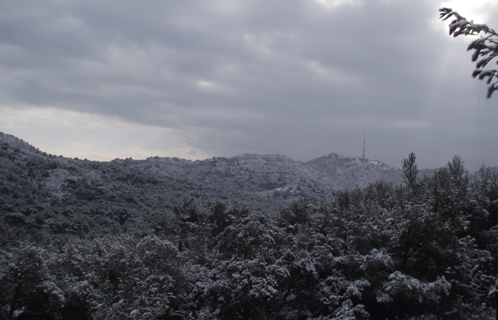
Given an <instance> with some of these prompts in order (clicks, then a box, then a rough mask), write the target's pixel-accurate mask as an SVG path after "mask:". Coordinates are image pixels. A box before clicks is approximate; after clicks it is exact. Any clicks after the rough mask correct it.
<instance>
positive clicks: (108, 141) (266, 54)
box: [0, 0, 498, 171]
mask: <svg viewBox="0 0 498 320" xmlns="http://www.w3.org/2000/svg"><path fill="white" fill-rule="evenodd" d="M442 6H449V7H451V8H453V9H454V10H456V11H458V12H459V13H461V14H462V15H463V16H465V17H467V18H468V19H473V20H474V22H480V23H487V24H488V25H489V26H490V27H494V28H497V29H498V2H497V1H477V0H473V1H468V0H461V1H434V0H430V1H429V0H427V1H425V0H413V1H411V0H406V1H404V0H188V1H178V0H160V1H159V0H158V1H131V0H129V1H128V0H125V1H123V0H119V1H118V0H105V1H102V0H98V1H96V0H95V1H92V0H81V1H80V0H64V1H60V0H53V1H40V0H36V1H35V0H33V1H28V0H26V1H2V2H0V131H2V132H4V133H8V134H13V135H15V136H17V137H19V138H21V139H23V140H24V141H27V142H29V143H30V144H32V145H34V146H35V147H38V148H40V149H41V150H42V151H46V152H47V153H51V154H57V155H64V156H67V157H79V158H82V159H83V158H87V159H89V160H112V159H114V158H127V157H133V158H134V159H144V158H146V157H149V156H170V157H174V156H176V157H180V158H187V159H205V158H210V157H213V156H224V157H232V156H235V155H238V154H241V153H265V154H266V153H271V154H284V155H287V156H290V157H292V158H294V159H295V160H302V161H307V160H311V159H314V158H317V157H319V156H322V155H326V154H329V153H333V152H334V153H338V154H341V155H346V156H361V155H362V150H363V135H364V134H366V157H367V158H370V159H374V158H375V159H377V160H382V161H384V162H386V163H387V164H389V165H391V166H394V167H400V165H401V161H402V159H403V158H405V157H407V156H408V154H409V153H410V152H411V151H414V152H415V154H416V155H417V162H418V164H419V167H420V168H435V167H440V166H444V165H445V164H446V163H447V162H448V161H449V160H451V158H452V157H453V156H454V155H456V154H457V155H460V156H461V157H462V158H463V160H464V161H465V163H466V167H467V168H468V169H469V170H471V171H474V170H477V169H478V167H479V166H480V165H481V164H482V163H484V164H486V165H488V166H498V125H497V124H498V93H495V96H494V97H492V98H491V99H489V100H487V99H486V84H485V83H484V82H482V81H479V80H475V79H472V77H471V73H472V71H473V69H474V65H473V64H472V63H471V58H470V57H471V53H470V52H467V51H466V48H467V45H468V43H469V42H470V41H471V40H472V39H471V38H466V37H458V38H453V37H450V36H448V21H446V22H442V21H441V20H439V19H438V17H439V16H438V9H439V8H440V7H442Z"/></svg>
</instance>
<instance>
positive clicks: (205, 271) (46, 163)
mask: <svg viewBox="0 0 498 320" xmlns="http://www.w3.org/2000/svg"><path fill="white" fill-rule="evenodd" d="M0 148H1V150H0V161H2V162H1V163H0V176H1V177H2V182H1V185H0V210H1V211H0V214H1V219H0V244H1V249H0V318H2V319H495V317H496V315H495V310H496V306H497V302H498V295H497V293H496V291H497V290H498V288H497V273H498V262H497V259H496V258H497V255H498V178H497V176H496V174H495V173H494V172H493V171H492V170H491V169H490V168H486V167H484V166H483V167H482V168H481V170H480V171H479V172H478V173H477V174H476V175H475V177H473V178H472V179H471V177H470V175H469V173H468V172H467V170H466V169H465V167H464V162H463V160H462V159H460V158H459V157H458V156H455V157H454V158H453V159H452V160H451V161H449V162H448V164H447V165H446V166H445V167H444V168H440V169H438V170H436V171H435V172H434V173H433V174H432V175H431V176H424V175H422V174H421V173H420V172H418V170H417V168H416V163H415V157H414V155H410V156H409V158H408V159H405V161H404V170H403V172H402V173H401V172H400V175H401V176H402V177H403V178H404V182H403V183H402V184H393V183H391V182H386V181H378V182H375V183H371V184H369V185H368V186H366V187H364V188H354V189H350V190H343V191H341V192H337V193H336V194H334V197H333V198H330V199H328V200H327V199H323V198H322V199H321V198H320V197H319V196H315V197H309V198H307V197H306V192H305V191H306V190H307V189H306V187H302V189H304V191H303V194H302V197H301V199H300V200H295V201H293V202H292V203H290V204H286V205H284V206H282V207H281V208H280V209H278V210H277V209H273V208H274V206H270V207H269V208H270V209H268V210H259V209H258V210H255V209H254V208H253V207H252V206H249V205H246V204H245V203H244V201H238V202H237V201H234V200H233V199H229V198H225V199H220V198H216V197H214V194H202V193H200V192H199V189H198V188H197V187H196V186H197V185H194V184H192V189H189V184H188V183H192V182H188V181H180V182H179V181H176V180H175V179H176V178H171V180H167V181H169V182H164V181H166V180H161V181H159V179H158V178H157V177H156V178H154V175H150V174H148V173H147V172H148V171H144V173H143V174H142V172H141V171H139V170H138V171H137V170H134V171H126V170H122V171H119V170H118V171H112V170H115V169H114V168H116V166H115V163H114V164H112V165H111V164H106V163H98V162H91V161H87V162H85V161H83V160H74V159H66V158H60V157H55V156H49V155H43V153H42V152H39V151H37V150H36V149H35V148H33V149H29V148H26V147H25V146H24V147H23V146H21V147H17V148H18V150H17V151H16V146H15V144H13V143H4V144H2V145H1V146H0ZM37 155H41V156H37ZM171 161H173V160H171ZM118 162H119V165H120V166H126V165H129V164H127V160H119V161H118ZM130 162H131V161H130V160H128V163H130ZM82 163H84V165H81V164H82ZM96 167H98V172H101V173H102V174H101V175H100V176H99V177H98V178H97V177H93V175H94V174H95V170H93V169H92V168H94V169H95V168H96ZM72 171H75V172H74V174H72ZM76 171H78V172H76ZM130 174H131V176H130ZM58 175H59V176H58ZM75 177H77V179H76V178H75ZM106 177H107V179H109V180H106ZM111 177H112V179H111ZM111 180H112V181H111ZM120 181H121V182H120ZM309 181H310V182H311V179H310V180H309ZM111 182H112V183H111ZM276 182H278V180H277V181H276ZM61 183H62V184H61ZM178 186H181V189H180V190H177V188H178ZM272 187H273V186H272ZM276 187H277V188H278V186H276ZM312 187H313V186H312V185H310V187H309V188H310V189H309V190H310V191H309V194H312V193H311V190H312ZM236 191H237V190H234V192H236ZM181 194H183V195H184V197H181V198H179V195H181ZM318 194H320V193H318ZM310 198H312V199H310ZM261 199H264V198H261ZM242 200H243V199H242ZM270 200H271V197H270ZM261 201H263V200H261Z"/></svg>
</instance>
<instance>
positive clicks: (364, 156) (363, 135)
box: [362, 134, 365, 159]
mask: <svg viewBox="0 0 498 320" xmlns="http://www.w3.org/2000/svg"><path fill="white" fill-rule="evenodd" d="M362 158H363V159H365V134H363V157H362Z"/></svg>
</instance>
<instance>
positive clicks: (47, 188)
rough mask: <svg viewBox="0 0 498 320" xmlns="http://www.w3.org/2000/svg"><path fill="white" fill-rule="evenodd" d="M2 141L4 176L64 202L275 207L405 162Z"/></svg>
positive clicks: (2, 137) (333, 191)
mask: <svg viewBox="0 0 498 320" xmlns="http://www.w3.org/2000/svg"><path fill="white" fill-rule="evenodd" d="M0 144H1V147H2V149H1V154H0V161H1V162H0V170H1V172H2V175H3V177H5V176H7V175H12V174H14V175H18V176H20V177H24V176H27V177H28V182H25V183H28V184H29V183H31V184H36V185H37V188H38V189H39V190H41V191H43V192H46V193H47V194H49V195H50V196H51V197H54V198H55V199H58V200H60V201H66V202H67V201H73V200H74V201H90V202H92V201H93V202H95V201H111V202H113V203H116V202H119V201H124V202H127V203H130V202H134V203H136V204H140V205H141V206H142V205H143V206H145V207H147V208H149V209H150V208H151V207H152V208H154V206H156V205H160V206H161V207H162V208H163V209H165V208H166V209H168V208H169V209H171V208H172V207H173V206H174V203H175V202H178V200H179V199H182V198H189V197H212V198H220V199H226V200H230V201H239V202H242V203H246V204H248V205H251V206H252V207H253V208H254V209H257V210H276V209H278V208H279V207H281V206H285V205H287V204H289V203H291V202H292V201H295V200H297V199H299V198H303V197H305V198H311V199H317V200H323V201H329V200H332V199H333V198H334V197H335V196H336V195H337V194H338V193H339V192H340V191H342V190H345V189H353V188H357V187H359V188H362V187H365V186H367V185H368V184H369V183H373V182H375V181H378V180H385V181H388V182H392V183H394V184H397V183H399V182H400V181H401V170H399V169H395V168H392V167H390V166H388V165H386V164H384V163H383V162H381V161H372V160H367V159H362V158H352V157H344V156H339V155H337V154H330V155H328V156H323V157H320V158H318V159H314V160H311V161H308V162H301V161H295V160H293V159H291V158H289V157H287V156H282V155H256V154H242V155H238V156H235V157H232V158H212V159H208V160H203V161H191V160H184V159H177V158H160V157H152V158H148V159H146V160H131V159H124V160H113V161H110V162H97V161H87V160H78V159H70V158H63V157H61V156H59V157H56V156H53V155H48V154H46V153H44V152H41V151H39V150H38V149H36V148H35V147H33V146H31V145H29V144H28V143H26V142H23V141H22V140H20V139H18V138H16V137H14V136H11V135H8V134H3V133H2V134H0ZM137 195H140V196H137Z"/></svg>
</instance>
